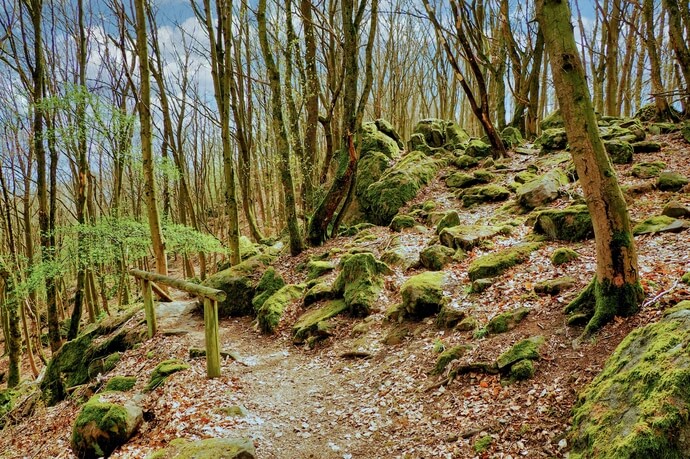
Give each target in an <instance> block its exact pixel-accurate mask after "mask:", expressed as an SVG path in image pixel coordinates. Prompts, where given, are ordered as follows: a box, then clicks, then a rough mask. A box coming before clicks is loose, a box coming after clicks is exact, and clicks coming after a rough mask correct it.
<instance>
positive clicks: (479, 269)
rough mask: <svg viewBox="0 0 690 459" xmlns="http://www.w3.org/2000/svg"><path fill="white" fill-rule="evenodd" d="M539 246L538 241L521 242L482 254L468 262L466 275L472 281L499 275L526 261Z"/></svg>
mask: <svg viewBox="0 0 690 459" xmlns="http://www.w3.org/2000/svg"><path fill="white" fill-rule="evenodd" d="M539 246H540V244H538V243H523V244H518V245H515V246H513V247H510V248H508V249H503V250H501V251H499V252H495V253H490V254H488V255H483V256H481V257H479V258H477V259H475V260H474V261H473V262H472V263H470V266H469V268H468V269H467V275H468V277H469V278H470V280H472V281H473V280H476V279H484V278H488V277H496V276H500V275H501V274H503V273H504V272H505V271H506V270H508V269H509V268H511V267H513V266H515V265H518V264H521V263H524V262H525V261H527V260H528V259H529V257H530V254H531V253H532V252H534V251H535V250H537V249H538V248H539Z"/></svg>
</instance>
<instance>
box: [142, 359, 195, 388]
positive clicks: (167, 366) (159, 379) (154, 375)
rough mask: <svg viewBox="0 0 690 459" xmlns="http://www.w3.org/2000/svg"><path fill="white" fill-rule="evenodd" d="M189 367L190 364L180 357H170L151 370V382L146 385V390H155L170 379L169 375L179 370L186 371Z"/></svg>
mask: <svg viewBox="0 0 690 459" xmlns="http://www.w3.org/2000/svg"><path fill="white" fill-rule="evenodd" d="M187 369H189V365H188V364H187V363H186V362H184V361H182V360H179V359H169V360H164V361H162V362H161V363H159V364H158V365H157V366H156V368H154V369H153V371H152V372H151V377H150V378H149V382H148V384H147V385H146V388H145V389H144V391H145V392H150V391H152V390H154V389H155V388H156V387H158V386H160V385H161V384H163V383H164V382H165V380H166V379H168V376H170V375H171V374H173V373H177V372H178V371H184V370H187Z"/></svg>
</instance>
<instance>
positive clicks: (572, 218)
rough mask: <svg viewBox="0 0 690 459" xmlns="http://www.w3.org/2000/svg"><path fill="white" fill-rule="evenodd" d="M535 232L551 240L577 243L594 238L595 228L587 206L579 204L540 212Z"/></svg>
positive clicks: (535, 224)
mask: <svg viewBox="0 0 690 459" xmlns="http://www.w3.org/2000/svg"><path fill="white" fill-rule="evenodd" d="M534 232H535V233H537V234H544V235H546V237H548V238H549V239H550V240H558V241H568V242H575V241H583V240H585V239H591V238H593V237H594V226H593V225H592V217H591V216H590V214H589V210H588V209H587V206H586V205H584V204H578V205H575V206H570V207H566V208H565V209H548V210H544V211H541V212H539V214H538V215H537V219H536V221H535V223H534Z"/></svg>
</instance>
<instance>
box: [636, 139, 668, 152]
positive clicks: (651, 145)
mask: <svg viewBox="0 0 690 459" xmlns="http://www.w3.org/2000/svg"><path fill="white" fill-rule="evenodd" d="M632 147H633V152H635V153H656V152H658V151H661V144H660V143H659V142H656V141H654V140H642V141H640V142H633V144H632Z"/></svg>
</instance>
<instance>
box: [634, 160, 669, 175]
mask: <svg viewBox="0 0 690 459" xmlns="http://www.w3.org/2000/svg"><path fill="white" fill-rule="evenodd" d="M664 169H666V163H664V162H663V161H651V162H646V163H638V164H634V165H633V167H632V169H630V174H631V175H632V176H633V177H637V178H641V179H647V178H654V177H658V176H659V174H661V171H663V170H664Z"/></svg>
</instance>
